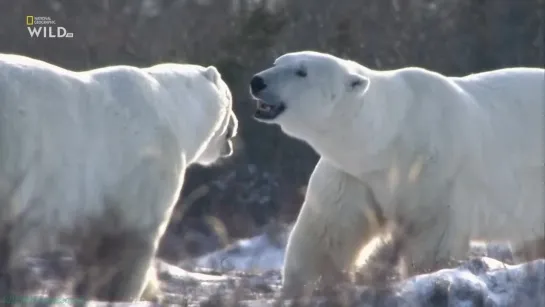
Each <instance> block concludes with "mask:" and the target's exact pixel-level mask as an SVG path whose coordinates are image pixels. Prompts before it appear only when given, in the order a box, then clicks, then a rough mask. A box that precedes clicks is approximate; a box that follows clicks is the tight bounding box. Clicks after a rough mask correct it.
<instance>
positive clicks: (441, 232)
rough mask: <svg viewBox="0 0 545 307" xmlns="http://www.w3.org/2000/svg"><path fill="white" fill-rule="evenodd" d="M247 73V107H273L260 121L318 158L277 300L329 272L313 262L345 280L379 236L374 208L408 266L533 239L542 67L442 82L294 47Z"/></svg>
mask: <svg viewBox="0 0 545 307" xmlns="http://www.w3.org/2000/svg"><path fill="white" fill-rule="evenodd" d="M300 69H303V70H305V71H306V72H307V76H306V77H301V76H298V75H297V74H296V73H295V72H296V71H297V70H300ZM258 76H260V77H262V78H263V79H264V82H265V84H266V85H267V87H266V89H264V90H263V91H262V92H261V93H259V94H258V95H256V96H257V98H258V99H261V100H263V101H267V102H269V103H272V104H275V103H284V104H285V106H286V110H285V111H284V112H283V113H281V114H280V115H279V116H278V117H276V118H275V119H272V120H268V121H266V120H264V121H266V122H268V123H273V124H278V125H280V127H281V128H282V129H283V131H285V132H286V133H287V134H289V135H291V136H294V137H296V138H298V139H301V140H303V141H305V142H307V143H308V144H310V145H311V146H312V147H313V148H314V149H315V150H316V151H317V152H318V153H319V154H320V155H321V159H320V162H319V163H318V165H317V166H316V168H315V170H314V172H313V174H312V176H311V178H310V184H309V187H308V191H307V196H306V200H305V202H304V204H303V208H302V209H301V213H300V215H299V217H298V220H297V223H296V224H295V228H294V230H293V232H292V233H291V236H290V240H289V243H288V249H287V254H286V262H285V267H284V282H283V283H284V290H285V291H287V292H291V293H294V292H295V291H297V289H300V288H301V286H300V284H302V283H304V282H305V281H309V282H311V281H315V280H317V279H318V278H319V277H320V276H321V277H322V278H324V277H326V275H330V273H328V272H327V271H326V267H327V266H328V265H325V264H324V261H325V260H323V259H329V260H328V261H329V262H332V263H333V264H334V265H335V267H336V269H339V270H349V269H350V267H351V265H352V264H353V262H354V260H355V259H356V257H357V253H358V252H359V250H360V248H361V247H362V246H364V245H365V244H366V243H368V242H369V241H370V240H371V239H372V238H373V237H375V236H376V235H378V234H379V233H380V232H381V231H382V230H383V227H381V226H380V225H378V224H379V223H377V221H378V220H379V219H378V213H379V212H377V211H382V212H380V213H381V214H382V215H383V217H384V218H385V221H386V222H393V223H397V224H400V223H403V226H404V227H408V228H407V233H406V236H407V241H406V243H407V247H406V249H405V250H404V254H405V257H406V258H407V260H408V261H410V262H412V263H413V264H415V265H416V267H417V268H419V269H430V268H432V267H433V265H434V264H435V263H436V261H440V260H445V259H448V258H449V257H455V258H463V257H465V256H466V255H467V251H468V244H469V240H470V239H484V240H509V241H511V242H512V244H513V245H514V246H519V245H521V244H522V243H523V242H524V241H526V240H532V239H536V238H539V237H543V235H544V234H545V230H544V227H545V205H544V204H545V202H544V201H545V199H544V178H545V175H544V157H545V153H544V144H545V136H544V131H545V129H544V118H545V113H544V110H545V71H544V70H543V69H539V68H507V69H501V70H495V71H490V72H484V73H478V74H473V75H469V76H466V77H446V76H443V75H441V74H439V73H435V72H432V71H429V70H425V69H421V68H415V67H410V68H402V69H398V70H391V71H376V70H371V69H369V68H366V67H363V66H361V65H359V64H357V63H355V62H352V61H347V60H343V59H339V58H337V57H334V56H331V55H327V54H321V53H317V52H308V51H307V52H295V53H290V54H286V55H283V56H281V57H280V58H278V59H277V60H276V61H275V66H274V67H272V68H269V69H267V70H265V71H262V72H260V73H258ZM354 80H359V82H357V83H354V82H353V81H354ZM353 84H355V86H352V85H353ZM373 202H375V203H376V204H374V205H373V204H372V203H373ZM375 206H376V207H375ZM377 208H379V209H378V210H377ZM383 225H384V223H382V226H383ZM409 229H410V230H411V231H412V232H409ZM330 264H331V263H330Z"/></svg>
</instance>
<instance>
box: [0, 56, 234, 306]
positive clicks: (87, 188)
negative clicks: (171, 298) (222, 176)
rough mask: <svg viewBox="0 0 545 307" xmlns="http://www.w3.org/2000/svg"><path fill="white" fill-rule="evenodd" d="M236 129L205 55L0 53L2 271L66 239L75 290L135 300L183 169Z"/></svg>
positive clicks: (228, 146) (210, 154)
mask: <svg viewBox="0 0 545 307" xmlns="http://www.w3.org/2000/svg"><path fill="white" fill-rule="evenodd" d="M236 132H237V118H236V116H235V115H234V113H233V111H232V98H231V93H230V90H229V88H228V87H227V85H226V84H225V82H224V81H223V80H222V78H221V75H220V74H219V72H218V71H217V70H216V68H215V67H213V66H209V67H201V66H197V65H189V64H159V65H156V66H152V67H148V68H136V67H131V66H111V67H105V68H100V69H94V70H90V71H83V72H73V71H69V70H66V69H63V68H60V67H57V66H55V65H52V64H48V63H46V62H43V61H39V60H35V59H31V58H28V57H24V56H19V55H11V54H2V55H0V241H2V243H4V244H5V246H9V249H8V250H2V251H1V252H3V253H5V254H6V255H7V256H8V258H7V260H5V261H3V263H0V274H7V276H10V277H11V278H12V279H16V277H17V276H14V275H16V273H14V272H15V270H16V269H17V268H18V267H20V266H21V265H22V263H21V259H22V257H21V256H23V255H35V254H38V253H41V252H45V251H51V250H56V249H58V248H63V247H65V246H67V247H76V259H77V261H78V263H79V264H80V265H82V268H83V269H84V271H85V276H84V277H83V278H82V281H81V282H80V283H79V284H78V285H77V286H76V296H77V297H87V298H89V297H95V298H97V299H101V300H110V301H137V300H139V299H140V298H141V295H142V293H143V291H144V288H145V287H146V285H147V280H148V279H147V278H148V277H149V278H152V279H153V278H154V276H151V275H152V274H153V272H152V271H151V270H150V269H151V265H152V260H153V258H154V256H155V254H156V250H157V246H158V244H159V241H160V239H161V237H162V235H163V233H164V231H165V229H166V226H167V223H168V222H169V219H170V215H171V212H172V210H173V207H174V205H175V203H176V201H177V199H178V196H179V193H180V190H181V187H182V184H183V180H184V174H185V171H186V169H187V168H188V167H189V166H190V165H192V164H195V163H197V164H203V165H210V164H212V163H214V162H215V161H217V160H218V159H220V158H221V157H228V156H230V155H231V154H232V152H233V145H232V138H233V137H234V136H235V135H236ZM3 246H4V245H3ZM147 276H148V277H147ZM4 277H5V276H4Z"/></svg>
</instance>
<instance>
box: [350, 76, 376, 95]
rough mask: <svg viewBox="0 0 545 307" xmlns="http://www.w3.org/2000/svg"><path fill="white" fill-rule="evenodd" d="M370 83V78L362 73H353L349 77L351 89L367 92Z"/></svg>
mask: <svg viewBox="0 0 545 307" xmlns="http://www.w3.org/2000/svg"><path fill="white" fill-rule="evenodd" d="M370 83H371V80H369V78H367V77H365V76H363V75H360V74H356V73H351V74H350V75H349V77H348V88H349V89H350V90H351V91H355V92H361V93H365V92H367V90H368V89H369V84H370Z"/></svg>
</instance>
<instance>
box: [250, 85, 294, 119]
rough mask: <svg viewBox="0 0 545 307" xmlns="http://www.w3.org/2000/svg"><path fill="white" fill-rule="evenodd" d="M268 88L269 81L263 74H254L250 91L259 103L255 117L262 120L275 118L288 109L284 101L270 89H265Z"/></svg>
mask: <svg viewBox="0 0 545 307" xmlns="http://www.w3.org/2000/svg"><path fill="white" fill-rule="evenodd" d="M266 88H267V83H266V82H265V79H264V78H263V77H262V76H260V75H254V77H253V78H252V80H250V93H251V94H252V96H253V98H255V100H256V103H257V108H256V111H255V113H254V118H255V119H257V120H260V121H269V120H273V119H275V118H277V117H278V116H279V115H280V114H281V113H282V112H284V110H285V109H286V105H285V104H284V102H282V101H281V100H279V99H277V97H276V96H275V95H274V94H272V93H271V92H270V91H265V89H266Z"/></svg>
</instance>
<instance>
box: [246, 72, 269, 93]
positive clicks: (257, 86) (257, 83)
mask: <svg viewBox="0 0 545 307" xmlns="http://www.w3.org/2000/svg"><path fill="white" fill-rule="evenodd" d="M266 87H267V84H265V80H263V78H261V77H260V76H258V75H255V76H254V77H253V78H252V80H251V81H250V89H251V90H252V94H257V93H259V92H261V91H262V90H264V89H265V88H266Z"/></svg>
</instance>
